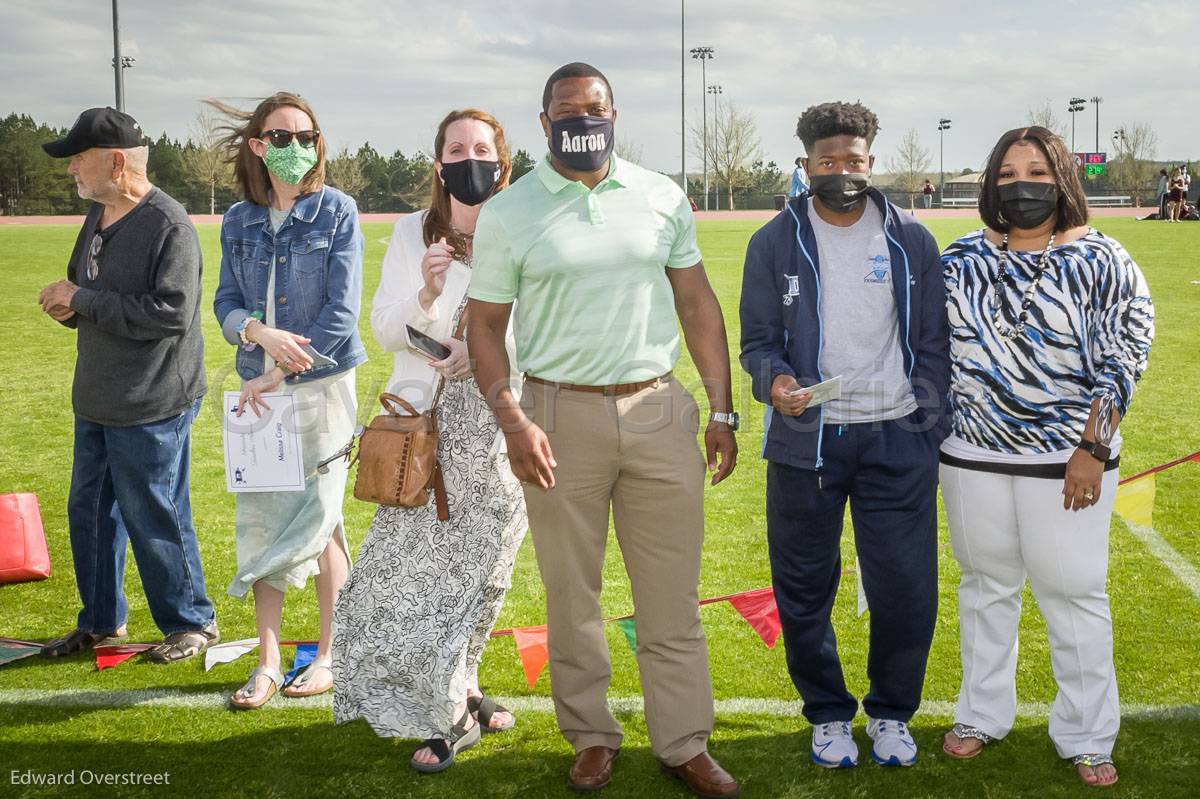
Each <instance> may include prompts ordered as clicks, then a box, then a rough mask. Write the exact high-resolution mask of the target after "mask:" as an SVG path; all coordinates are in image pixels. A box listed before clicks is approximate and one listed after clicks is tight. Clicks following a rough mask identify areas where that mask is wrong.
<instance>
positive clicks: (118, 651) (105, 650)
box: [96, 644, 154, 671]
mask: <svg viewBox="0 0 1200 799" xmlns="http://www.w3.org/2000/svg"><path fill="white" fill-rule="evenodd" d="M153 648H154V644H120V645H119V646H98V647H96V671H104V670H105V669H111V668H112V667H113V666H120V665H121V664H122V663H124V662H125V661H127V660H129V659H130V658H131V657H133V656H134V655H137V654H141V653H142V652H145V651H146V650H147V649H153Z"/></svg>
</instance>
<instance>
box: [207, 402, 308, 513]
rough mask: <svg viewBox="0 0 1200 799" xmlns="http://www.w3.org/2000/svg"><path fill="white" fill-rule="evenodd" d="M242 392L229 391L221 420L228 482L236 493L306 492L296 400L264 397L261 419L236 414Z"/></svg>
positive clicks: (246, 412)
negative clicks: (264, 404) (268, 407)
mask: <svg viewBox="0 0 1200 799" xmlns="http://www.w3.org/2000/svg"><path fill="white" fill-rule="evenodd" d="M240 397H241V394H240V392H237V391H226V392H225V404H224V406H223V414H222V418H221V423H222V427H223V428H224V431H225V483H226V486H227V487H228V489H229V490H230V491H232V492H234V493H243V492H254V491H303V490H304V453H303V451H302V449H301V442H300V434H299V433H298V432H297V431H296V429H295V424H296V415H295V414H296V409H295V398H294V397H292V395H291V394H263V395H262V398H263V399H264V400H266V402H267V404H268V405H270V406H271V407H270V409H264V410H263V411H262V416H261V417H259V416H255V415H254V411H251V410H249V409H247V410H246V411H245V413H243V414H242V415H241V416H238V415H237V409H238V399H239V398H240Z"/></svg>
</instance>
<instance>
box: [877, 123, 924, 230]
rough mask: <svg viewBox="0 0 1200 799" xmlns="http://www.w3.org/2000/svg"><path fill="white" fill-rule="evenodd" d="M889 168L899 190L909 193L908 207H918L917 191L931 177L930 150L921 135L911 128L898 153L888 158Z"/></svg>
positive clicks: (893, 182)
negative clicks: (922, 140) (925, 145)
mask: <svg viewBox="0 0 1200 799" xmlns="http://www.w3.org/2000/svg"><path fill="white" fill-rule="evenodd" d="M887 170H888V173H889V174H891V176H892V185H893V186H895V187H896V190H897V191H900V192H904V193H905V194H907V195H908V207H909V209H910V210H911V209H912V208H915V207H916V196H917V192H919V191H920V190H921V186H922V184H924V182H925V178H927V177H929V151H928V150H926V149H925V148H924V147H922V146H921V136H920V134H919V133H917V131H916V130H914V129H912V128H909V130H908V131H907V132H906V133H905V134H904V138H903V139H901V140H900V146H899V147H898V148H897V149H896V154H895V155H893V156H891V157H889V158H888V160H887Z"/></svg>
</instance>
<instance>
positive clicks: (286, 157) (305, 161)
mask: <svg viewBox="0 0 1200 799" xmlns="http://www.w3.org/2000/svg"><path fill="white" fill-rule="evenodd" d="M263 160H264V161H266V163H267V169H268V170H270V172H271V174H272V175H274V176H275V177H277V178H279V179H280V180H282V181H283V182H284V183H287V184H290V185H292V186H294V185H296V184H297V183H299V182H300V181H302V180H304V176H305V175H307V174H308V172H309V170H311V169H312V168H313V167H314V166H316V165H317V148H316V146H315V145H314V146H312V147H302V146H301V145H300V142H298V141H296V140H295V139H292V141H291V143H290V144H288V146H287V147H276V146H275V145H274V144H270V143H268V144H267V154H266V156H264V158H263Z"/></svg>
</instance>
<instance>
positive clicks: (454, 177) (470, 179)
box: [439, 158, 500, 205]
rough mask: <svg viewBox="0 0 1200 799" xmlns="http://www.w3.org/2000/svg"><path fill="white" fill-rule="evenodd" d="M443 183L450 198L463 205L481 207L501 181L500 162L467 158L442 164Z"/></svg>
mask: <svg viewBox="0 0 1200 799" xmlns="http://www.w3.org/2000/svg"><path fill="white" fill-rule="evenodd" d="M439 174H441V176H442V183H444V184H446V190H447V191H449V192H450V196H452V197H453V198H454V199H456V200H458V201H459V202H460V203H462V204H463V205H479V204H480V203H481V202H483V201H484V200H486V199H487V198H488V197H491V196H492V189H494V188H496V181H497V180H499V179H500V162H499V161H477V160H475V159H474V158H467V159H465V160H462V161H453V162H451V163H448V164H442V171H441V172H440V173H439Z"/></svg>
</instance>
